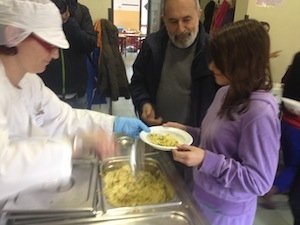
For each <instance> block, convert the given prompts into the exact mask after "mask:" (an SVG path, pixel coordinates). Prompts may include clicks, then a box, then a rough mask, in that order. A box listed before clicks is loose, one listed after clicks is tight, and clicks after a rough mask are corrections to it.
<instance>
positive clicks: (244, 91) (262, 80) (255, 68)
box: [209, 19, 272, 120]
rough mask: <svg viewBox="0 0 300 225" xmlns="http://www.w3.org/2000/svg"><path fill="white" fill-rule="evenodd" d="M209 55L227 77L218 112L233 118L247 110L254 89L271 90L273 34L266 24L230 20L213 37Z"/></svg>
mask: <svg viewBox="0 0 300 225" xmlns="http://www.w3.org/2000/svg"><path fill="white" fill-rule="evenodd" d="M209 50H210V57H211V60H212V61H213V62H214V63H215V65H216V67H217V68H218V69H219V70H220V71H221V72H222V73H223V74H224V75H225V76H226V77H227V78H228V80H229V82H230V85H229V90H228V93H227V95H226V97H225V100H224V102H223V105H222V106H221V109H220V112H219V115H220V116H224V115H226V116H227V117H228V118H229V119H231V120H233V119H234V116H233V115H234V114H236V113H237V114H241V113H243V112H245V111H247V109H248V106H249V101H250V100H249V99H250V96H251V93H252V92H253V91H257V90H271V88H272V79H271V73H270V66H269V54H270V38H269V35H268V33H267V31H266V30H265V28H264V27H263V25H262V24H261V23H260V22H258V21H256V20H253V19H249V20H241V21H237V22H234V23H232V24H228V25H226V26H224V27H223V28H222V29H220V30H219V32H217V33H216V34H215V35H214V36H213V37H212V39H211V41H210V45H209Z"/></svg>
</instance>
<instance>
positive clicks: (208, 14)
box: [203, 0, 216, 33]
mask: <svg viewBox="0 0 300 225" xmlns="http://www.w3.org/2000/svg"><path fill="white" fill-rule="evenodd" d="M215 8H216V2H215V1H214V0H210V1H209V2H208V3H207V4H206V6H205V8H204V22H203V26H204V28H205V31H206V32H207V33H209V31H210V27H211V23H212V20H213V17H214V12H215Z"/></svg>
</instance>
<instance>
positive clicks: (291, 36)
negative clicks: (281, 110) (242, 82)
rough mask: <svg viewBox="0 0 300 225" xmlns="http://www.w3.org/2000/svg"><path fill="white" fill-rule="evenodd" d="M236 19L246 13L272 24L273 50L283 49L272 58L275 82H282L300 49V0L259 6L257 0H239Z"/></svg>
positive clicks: (285, 0) (286, 0)
mask: <svg viewBox="0 0 300 225" xmlns="http://www.w3.org/2000/svg"><path fill="white" fill-rule="evenodd" d="M236 7H237V8H236V10H237V13H236V15H235V20H238V19H243V18H244V15H245V14H248V15H249V16H250V18H254V19H257V20H259V21H267V22H268V23H269V24H270V31H269V32H270V38H271V51H276V50H282V52H281V53H280V56H279V57H277V58H273V59H271V70H272V74H273V79H274V81H275V82H280V80H281V77H282V76H283V74H284V73H285V71H286V69H287V67H288V65H289V64H290V63H291V62H292V59H293V56H294V54H295V53H296V52H298V51H300V29H299V28H300V1H299V0H282V3H281V4H280V5H279V6H277V7H267V8H265V7H259V6H257V5H256V0H237V5H236Z"/></svg>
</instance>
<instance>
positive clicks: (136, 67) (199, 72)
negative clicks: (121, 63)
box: [129, 24, 218, 126]
mask: <svg viewBox="0 0 300 225" xmlns="http://www.w3.org/2000/svg"><path fill="white" fill-rule="evenodd" d="M168 40H169V37H168V34H167V31H166V29H165V28H164V27H163V28H161V29H160V30H159V31H158V32H156V33H153V34H150V35H149V36H148V37H147V38H146V39H145V41H144V42H143V45H142V48H141V50H140V52H139V54H138V56H137V58H136V60H135V62H134V64H133V76H132V78H131V83H130V86H129V88H130V92H131V96H132V100H133V104H134V106H135V109H136V110H137V111H138V113H139V115H140V114H141V110H142V106H143V104H145V103H147V102H149V103H151V104H152V105H153V106H154V107H155V104H156V94H157V90H158V86H159V82H160V77H161V71H162V67H163V62H164V56H165V51H166V47H167V43H168ZM196 40H197V46H196V51H195V57H194V60H193V63H192V68H191V77H192V82H191V109H190V116H189V122H188V124H187V125H190V126H199V125H200V124H201V121H202V119H203V117H204V115H205V113H206V110H207V109H208V107H209V105H210V104H211V102H212V100H213V98H214V96H215V93H216V90H217V87H218V86H217V85H216V83H215V81H214V77H213V76H212V73H211V71H210V70H209V69H208V63H207V59H206V56H207V55H206V47H207V44H208V35H207V34H206V32H205V31H204V28H203V27H202V26H201V24H200V28H199V34H198V37H197V39H196Z"/></svg>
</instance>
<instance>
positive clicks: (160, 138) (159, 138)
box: [148, 133, 179, 147]
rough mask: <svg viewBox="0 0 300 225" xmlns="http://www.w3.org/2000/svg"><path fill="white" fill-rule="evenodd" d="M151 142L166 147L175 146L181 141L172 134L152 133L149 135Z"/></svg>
mask: <svg viewBox="0 0 300 225" xmlns="http://www.w3.org/2000/svg"><path fill="white" fill-rule="evenodd" d="M148 138H149V140H150V141H151V143H153V144H156V145H160V146H166V147H175V146H177V145H178V144H179V141H178V140H177V139H176V138H175V137H174V136H173V135H171V134H157V133H152V134H149V135H148Z"/></svg>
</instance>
